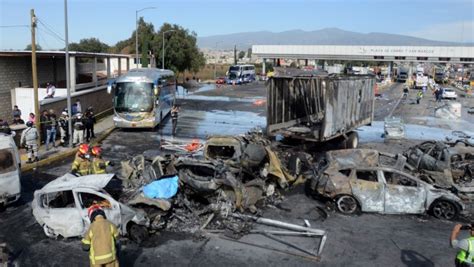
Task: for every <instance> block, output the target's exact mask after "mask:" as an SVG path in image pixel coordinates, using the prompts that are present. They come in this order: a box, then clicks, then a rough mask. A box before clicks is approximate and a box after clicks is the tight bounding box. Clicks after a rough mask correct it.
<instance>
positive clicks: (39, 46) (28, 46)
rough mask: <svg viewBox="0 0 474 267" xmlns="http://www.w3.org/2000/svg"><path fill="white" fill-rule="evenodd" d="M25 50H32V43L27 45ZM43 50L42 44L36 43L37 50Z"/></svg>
mask: <svg viewBox="0 0 474 267" xmlns="http://www.w3.org/2000/svg"><path fill="white" fill-rule="evenodd" d="M25 50H28V51H31V44H29V45H27V46H26V48H25ZM41 50H43V48H42V47H41V45H39V44H36V51H41Z"/></svg>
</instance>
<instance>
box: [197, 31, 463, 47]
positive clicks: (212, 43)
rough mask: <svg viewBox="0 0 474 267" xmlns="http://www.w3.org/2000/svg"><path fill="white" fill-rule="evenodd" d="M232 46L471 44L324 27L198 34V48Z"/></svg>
mask: <svg viewBox="0 0 474 267" xmlns="http://www.w3.org/2000/svg"><path fill="white" fill-rule="evenodd" d="M217 42H219V43H218V44H217V48H218V49H231V48H233V47H234V45H237V47H238V48H239V49H244V48H248V47H250V46H251V45H253V44H254V45H258V44H268V45H278V44H281V45H413V46H430V45H441V46H443V45H455V46H461V45H472V44H461V43H455V42H443V41H433V40H428V39H423V38H417V37H412V36H407V35H400V34H388V33H378V32H373V33H358V32H351V31H344V30H341V29H338V28H325V29H321V30H316V31H302V30H292V31H284V32H276V33H275V32H269V31H260V32H242V33H233V34H224V35H214V36H208V37H199V38H198V46H199V47H200V48H209V49H215V47H216V43H217Z"/></svg>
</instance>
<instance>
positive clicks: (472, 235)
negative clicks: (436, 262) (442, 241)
mask: <svg viewBox="0 0 474 267" xmlns="http://www.w3.org/2000/svg"><path fill="white" fill-rule="evenodd" d="M473 226H474V225H473V224H472V223H471V224H470V225H466V226H463V225H461V224H456V225H455V226H454V228H453V231H452V232H451V238H450V242H451V247H453V248H459V249H460V250H459V252H458V254H457V255H456V259H455V261H454V264H455V266H456V267H464V266H473V265H474V227H473ZM463 228H464V230H469V237H468V238H464V239H461V240H458V239H457V237H458V235H459V232H461V230H463Z"/></svg>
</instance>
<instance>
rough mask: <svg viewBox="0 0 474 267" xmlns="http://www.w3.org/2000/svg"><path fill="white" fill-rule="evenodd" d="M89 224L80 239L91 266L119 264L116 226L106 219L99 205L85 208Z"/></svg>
mask: <svg viewBox="0 0 474 267" xmlns="http://www.w3.org/2000/svg"><path fill="white" fill-rule="evenodd" d="M87 214H88V215H89V219H90V222H91V224H90V226H89V229H88V230H87V232H86V234H85V236H84V238H83V239H82V241H81V242H82V249H83V250H85V251H89V261H90V265H91V266H107V267H115V266H117V267H118V266H119V261H118V258H117V247H118V237H119V231H118V229H117V226H115V225H114V224H113V223H112V222H110V221H109V220H107V217H106V216H105V212H104V210H103V209H102V208H101V207H100V206H99V205H92V206H91V207H89V209H88V210H87Z"/></svg>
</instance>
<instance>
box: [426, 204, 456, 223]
mask: <svg viewBox="0 0 474 267" xmlns="http://www.w3.org/2000/svg"><path fill="white" fill-rule="evenodd" d="M430 211H431V213H432V214H433V216H435V217H436V218H438V219H445V220H454V219H456V217H458V215H459V208H458V206H457V205H456V204H454V203H453V202H451V201H449V200H445V199H438V200H435V202H433V204H431V209H430Z"/></svg>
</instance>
